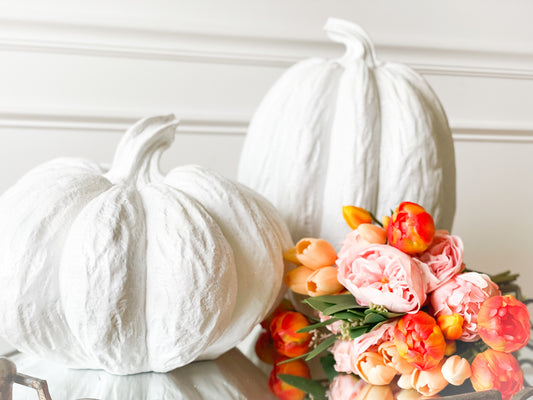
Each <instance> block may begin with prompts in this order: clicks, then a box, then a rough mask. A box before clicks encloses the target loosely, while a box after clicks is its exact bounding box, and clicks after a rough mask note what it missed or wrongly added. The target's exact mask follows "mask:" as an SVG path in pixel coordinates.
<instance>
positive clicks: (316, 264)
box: [296, 238, 337, 269]
mask: <svg viewBox="0 0 533 400" xmlns="http://www.w3.org/2000/svg"><path fill="white" fill-rule="evenodd" d="M296 257H297V258H298V261H300V262H301V263H302V264H303V265H305V266H306V267H308V268H311V269H317V268H320V267H327V266H331V265H333V264H335V260H336V259H337V253H336V252H335V249H334V248H333V246H332V245H331V244H329V243H328V242H327V241H325V240H324V239H314V238H305V239H301V240H300V241H299V242H298V243H297V244H296Z"/></svg>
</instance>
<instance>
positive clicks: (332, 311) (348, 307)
mask: <svg viewBox="0 0 533 400" xmlns="http://www.w3.org/2000/svg"><path fill="white" fill-rule="evenodd" d="M351 309H353V307H352V306H351V305H350V304H343V303H340V304H334V305H332V306H329V307H328V308H326V309H325V310H324V311H322V313H323V314H324V315H332V314H335V313H337V312H339V311H346V310H351Z"/></svg>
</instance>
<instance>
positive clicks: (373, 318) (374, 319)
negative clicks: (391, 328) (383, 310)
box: [363, 313, 387, 325]
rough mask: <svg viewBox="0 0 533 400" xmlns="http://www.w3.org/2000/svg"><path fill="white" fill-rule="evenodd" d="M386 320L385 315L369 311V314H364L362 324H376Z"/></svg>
mask: <svg viewBox="0 0 533 400" xmlns="http://www.w3.org/2000/svg"><path fill="white" fill-rule="evenodd" d="M386 320H387V317H385V316H383V315H381V314H378V313H371V314H367V315H366V316H365V319H364V321H363V323H364V324H369V325H370V324H372V325H373V324H377V323H378V322H383V321H386Z"/></svg>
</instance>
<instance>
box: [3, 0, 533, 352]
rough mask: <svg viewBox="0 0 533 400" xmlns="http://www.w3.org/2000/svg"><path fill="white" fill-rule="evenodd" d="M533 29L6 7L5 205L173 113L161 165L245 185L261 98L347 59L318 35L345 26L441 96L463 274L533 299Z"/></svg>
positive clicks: (482, 19) (115, 3) (237, 4)
mask: <svg viewBox="0 0 533 400" xmlns="http://www.w3.org/2000/svg"><path fill="white" fill-rule="evenodd" d="M531 15H533V3H531V2H528V1H525V0H524V1H514V2H512V3H503V2H499V1H477V0H476V1H470V2H464V1H456V0H454V1H447V2H438V3H437V2H428V1H426V0H417V1H401V2H398V1H392V0H391V1H384V0H375V1H373V2H369V1H365V0H357V1H355V0H352V1H348V0H346V1H340V0H334V1H328V2H325V1H320V0H291V1H287V0H256V1H245V0H232V1H228V0H195V1H185V0H182V1H176V0H175V1H172V2H171V1H168V0H167V1H164V0H157V1H151V2H141V1H130V0H129V1H126V0H109V1H106V2H97V1H92V2H76V1H68V2H67V1H64V2H62V1H59V0H53V1H51V0H49V1H47V2H42V1H37V0H34V1H12V2H8V1H0V160H1V163H2V164H1V165H2V168H0V191H3V190H5V189H6V188H7V187H8V186H9V185H11V184H13V183H14V182H15V181H16V179H17V178H18V177H19V176H20V175H22V174H23V173H24V172H25V171H27V170H28V169H29V168H31V167H32V166H34V165H36V164H38V163H40V162H42V161H44V160H47V159H49V158H52V157H56V156H60V155H72V156H84V157H90V158H94V159H96V160H100V161H102V162H109V161H110V159H111V157H112V154H113V149H114V147H115V145H116V143H117V142H118V139H119V137H120V133H121V132H122V131H123V130H124V129H125V128H126V127H127V126H128V125H129V124H130V123H132V122H133V121H135V120H136V119H137V118H139V117H142V116H147V115H151V114H157V113H165V112H174V113H176V114H177V115H178V116H180V118H182V120H183V124H182V128H181V132H182V134H181V135H179V136H178V137H177V139H176V142H175V144H174V146H173V148H172V149H171V150H170V151H169V152H168V154H167V155H166V158H165V159H164V167H166V168H170V167H172V166H176V165H179V164H185V163H191V162H194V163H200V164H203V165H206V166H209V167H212V168H215V169H218V170H220V171H221V172H223V173H224V174H226V175H227V176H230V177H235V175H236V169H237V160H238V156H239V152H240V148H241V146H242V142H243V140H244V135H245V132H246V127H247V124H248V121H249V119H250V116H251V115H252V113H253V111H254V109H255V107H256V106H257V104H258V103H259V101H260V99H261V98H262V96H263V95H264V93H265V92H266V90H267V89H268V88H269V87H270V86H271V85H272V84H273V82H274V81H275V80H276V79H277V78H278V77H279V76H280V74H282V73H283V71H284V70H285V69H286V68H287V67H288V66H289V65H291V64H293V63H294V62H296V61H298V60H301V59H303V58H306V57H309V56H312V55H319V56H320V55H322V56H335V55H338V54H341V52H342V49H341V48H340V47H338V46H337V45H334V44H331V43H329V42H327V40H326V38H325V36H324V34H323V33H322V26H323V24H324V22H325V20H326V18H327V17H328V16H336V17H341V18H346V19H350V20H353V21H355V22H358V23H359V24H361V25H362V26H363V27H364V28H365V29H366V30H367V31H368V33H369V34H370V35H371V37H372V38H373V39H374V41H375V43H376V45H377V50H378V57H379V58H381V59H388V60H395V61H400V62H405V63H408V64H410V65H412V66H413V67H414V68H416V69H417V70H418V71H419V72H421V73H422V74H423V75H424V76H425V77H426V78H427V79H428V80H429V82H430V83H431V84H432V85H433V87H434V89H435V90H436V92H437V93H438V95H439V96H440V98H441V100H442V102H443V104H444V106H445V108H446V110H447V112H448V115H449V119H450V123H451V125H452V128H453V132H454V138H455V143H456V152H457V168H458V179H457V185H458V208H457V216H456V222H455V233H456V234H459V235H461V236H462V237H463V239H464V242H465V245H466V254H465V258H466V262H467V263H468V265H469V266H470V267H472V268H477V269H483V270H486V271H488V272H496V271H499V270H501V269H504V268H510V269H513V270H515V271H519V272H520V273H521V274H522V285H523V286H524V287H525V289H526V293H527V294H528V295H529V296H533V285H531V283H532V282H533V272H531V271H532V267H533V246H531V245H530V243H529V242H530V235H529V232H530V229H531V226H533V216H532V213H531V211H530V208H531V205H533V185H532V183H533V109H532V108H533V24H531V22H530V17H531ZM528 284H529V285H528ZM0 350H1V347H0Z"/></svg>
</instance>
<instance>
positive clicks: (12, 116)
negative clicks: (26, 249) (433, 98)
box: [0, 109, 533, 143]
mask: <svg viewBox="0 0 533 400" xmlns="http://www.w3.org/2000/svg"><path fill="white" fill-rule="evenodd" d="M153 114H154V113H153V112H150V111H148V110H147V111H145V112H141V111H139V112H133V113H131V112H123V111H106V112H102V111H100V112H99V111H94V110H93V111H86V110H81V111H80V110H77V111H76V110H44V111H43V110H42V109H40V110H39V111H36V110H6V109H4V110H2V109H0V129H1V130H7V129H13V130H17V129H26V130H27V129H33V130H43V131H50V130H52V131H61V130H68V131H91V132H95V133H122V132H124V131H125V130H126V129H127V128H128V127H129V126H130V125H131V124H133V123H134V122H135V121H137V120H138V119H140V118H142V117H143V116H146V115H153ZM176 115H183V116H184V117H183V118H181V124H180V126H179V127H178V133H180V132H181V133H185V134H208V135H243V136H244V135H246V131H247V129H248V124H249V118H248V117H245V116H231V115H197V114H194V113H191V112H176ZM450 126H451V129H452V132H453V138H454V140H455V141H456V142H493V143H514V142H520V143H533V125H532V124H516V123H510V122H506V121H489V122H487V121H450Z"/></svg>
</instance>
